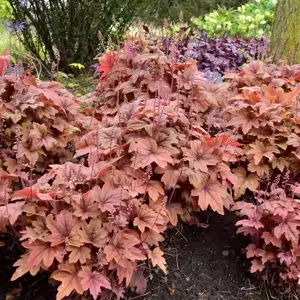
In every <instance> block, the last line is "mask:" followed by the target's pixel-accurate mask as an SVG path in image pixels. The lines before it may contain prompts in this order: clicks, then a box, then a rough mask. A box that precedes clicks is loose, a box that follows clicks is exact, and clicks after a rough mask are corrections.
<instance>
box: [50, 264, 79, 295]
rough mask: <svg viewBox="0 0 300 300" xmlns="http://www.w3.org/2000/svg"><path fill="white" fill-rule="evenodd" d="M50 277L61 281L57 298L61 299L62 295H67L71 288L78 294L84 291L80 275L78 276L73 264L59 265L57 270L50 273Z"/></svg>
mask: <svg viewBox="0 0 300 300" xmlns="http://www.w3.org/2000/svg"><path fill="white" fill-rule="evenodd" d="M51 278H53V279H55V280H57V281H60V282H61V285H60V286H59V287H58V293H57V295H56V299H57V300H62V299H63V298H64V297H67V296H69V295H70V294H71V293H72V291H73V290H75V291H76V292H77V293H78V294H80V295H82V294H83V292H84V289H83V287H82V285H81V277H79V275H78V271H77V270H76V267H75V265H74V264H63V265H61V268H60V269H59V270H57V271H55V272H53V273H52V275H51Z"/></svg>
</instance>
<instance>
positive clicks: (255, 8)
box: [193, 0, 276, 38]
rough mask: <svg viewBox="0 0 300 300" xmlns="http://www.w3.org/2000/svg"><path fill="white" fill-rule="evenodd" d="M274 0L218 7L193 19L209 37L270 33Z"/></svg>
mask: <svg viewBox="0 0 300 300" xmlns="http://www.w3.org/2000/svg"><path fill="white" fill-rule="evenodd" d="M275 5H276V0H256V1H253V2H249V3H247V4H244V5H242V6H240V7H238V8H237V9H226V8H221V7H220V8H219V9H217V10H214V11H213V12H211V13H209V14H207V15H205V16H204V17H199V18H196V19H193V22H194V23H195V25H196V26H198V28H199V29H200V30H203V31H205V32H207V33H208V35H209V37H220V36H224V35H225V36H239V37H242V38H249V37H256V36H265V35H270V34H271V31H272V23H273V17H274V8H275Z"/></svg>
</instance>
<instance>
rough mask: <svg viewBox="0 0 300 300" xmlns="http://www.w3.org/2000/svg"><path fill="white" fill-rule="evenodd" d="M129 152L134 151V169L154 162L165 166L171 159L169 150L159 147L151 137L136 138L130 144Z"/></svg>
mask: <svg viewBox="0 0 300 300" xmlns="http://www.w3.org/2000/svg"><path fill="white" fill-rule="evenodd" d="M129 152H135V155H134V156H133V157H132V159H131V160H132V167H133V168H134V169H138V168H144V167H146V166H148V165H150V164H151V163H153V162H155V163H156V164H157V165H158V166H160V167H162V168H165V167H166V166H167V164H168V163H172V162H173V159H172V157H171V154H170V152H169V151H167V150H165V149H164V148H162V147H159V146H158V145H157V143H156V141H155V140H154V139H152V138H143V139H142V138H137V139H135V140H134V142H132V143H131V144H130V147H129Z"/></svg>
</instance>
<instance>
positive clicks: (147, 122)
mask: <svg viewBox="0 0 300 300" xmlns="http://www.w3.org/2000/svg"><path fill="white" fill-rule="evenodd" d="M137 45H141V46H142V47H144V45H143V44H142V43H137ZM137 47H139V46H137ZM145 50H147V51H146V52H143V51H141V48H138V49H137V48H135V47H134V46H133V45H130V44H129V42H128V41H127V42H126V43H125V48H124V52H122V53H120V52H108V53H106V54H105V55H104V56H103V57H102V58H101V61H100V66H99V71H100V72H101V80H100V82H99V84H98V92H97V93H95V95H94V98H90V99H89V100H88V99H87V100H86V102H85V103H83V102H81V103H80V102H79V101H77V100H75V99H73V98H69V97H67V96H63V95H61V94H59V95H58V94H57V93H58V92H59V91H58V90H56V89H55V91H53V90H52V89H51V87H52V88H53V89H54V88H55V87H54V86H56V84H54V83H48V84H45V83H36V82H35V81H34V80H33V79H32V78H31V79H20V80H17V81H16V82H15V81H13V85H12V84H11V83H10V81H9V80H10V79H9V78H7V77H4V78H2V79H1V80H2V82H3V83H2V87H3V88H2V96H1V98H2V103H1V104H2V106H1V108H2V110H1V113H2V115H3V116H4V122H9V123H7V124H8V125H9V124H12V123H13V122H14V121H15V122H16V123H17V124H22V125H23V126H22V125H19V126H18V129H19V132H20V133H21V134H20V135H21V141H20V143H27V144H26V145H25V144H24V147H23V148H24V149H25V148H26V149H25V150H26V151H24V155H25V157H26V159H27V160H29V163H30V165H26V164H24V163H23V164H22V163H21V162H20V161H16V162H15V164H12V163H10V162H11V157H14V155H15V153H14V152H13V151H11V148H10V147H9V146H12V143H13V140H14V139H13V138H14V135H15V136H17V134H16V133H15V130H14V128H15V127H16V126H13V127H12V128H10V127H9V129H6V130H4V132H3V133H2V135H3V136H4V137H5V138H6V137H7V136H9V134H10V132H11V131H12V135H11V136H9V137H10V139H9V141H10V142H11V144H10V145H8V144H7V143H5V145H4V149H5V150H6V151H8V154H7V153H5V155H6V156H5V157H4V154H2V155H3V162H4V163H3V165H2V170H1V175H0V178H1V185H0V187H1V190H0V192H1V193H0V195H1V199H2V203H1V206H0V221H1V224H2V229H5V228H4V227H5V225H9V226H15V227H16V228H17V232H19V234H20V240H21V241H22V245H23V247H24V248H25V249H26V253H25V254H24V255H23V256H22V257H21V258H20V259H19V260H18V261H17V262H16V264H15V266H16V267H17V269H16V272H15V273H14V275H13V277H12V279H13V280H15V279H17V278H19V277H20V276H22V275H23V274H25V273H27V272H29V273H30V274H31V275H35V274H37V272H38V271H39V270H48V271H49V272H51V277H52V278H53V279H55V280H57V281H59V282H61V285H60V286H59V288H58V294H57V299H62V298H63V297H64V296H69V295H70V294H71V293H72V291H76V292H77V293H79V294H83V293H84V292H88V291H89V293H90V294H91V295H92V296H93V297H94V299H96V298H97V297H98V296H99V295H100V296H101V297H104V296H105V295H107V294H108V293H111V292H113V293H114V294H116V295H117V298H120V297H121V296H122V295H123V286H124V285H125V286H129V285H130V286H133V287H136V288H137V290H139V291H140V290H141V287H140V286H139V282H141V280H143V281H145V279H143V272H142V270H143V267H142V265H141V263H142V262H143V261H145V260H146V259H150V261H151V262H152V265H153V267H156V266H158V267H160V269H162V270H163V272H167V270H166V264H165V259H164V257H163V254H164V253H163V251H162V250H161V249H160V247H159V243H160V242H161V241H163V236H162V233H163V232H164V231H165V230H166V228H168V227H169V226H175V225H176V224H177V222H178V217H181V218H183V219H184V220H189V218H190V213H191V212H192V211H195V210H200V209H201V210H206V209H208V208H209V207H211V208H212V209H213V210H214V211H217V212H219V213H224V207H227V208H229V206H230V204H232V203H233V202H232V197H231V195H230V193H229V192H228V188H229V187H230V186H231V184H232V182H234V181H235V176H234V175H233V174H232V172H231V171H230V168H229V165H228V164H229V163H230V162H232V161H235V154H234V153H235V151H236V150H235V149H236V147H237V145H236V143H235V142H234V141H232V140H231V139H230V138H229V136H226V135H224V134H217V135H215V136H214V137H212V136H210V134H209V133H208V132H206V131H205V130H204V129H203V127H202V125H203V124H204V120H202V118H201V114H202V113H206V112H209V111H210V110H212V109H213V108H214V107H217V106H218V104H219V103H221V102H222V101H223V99H222V98H221V97H220V95H221V94H222V95H223V97H224V98H226V94H227V85H226V84H224V85H222V84H221V85H218V86H217V88H216V95H218V91H219V96H215V95H214V93H213V92H212V85H211V84H210V83H209V82H207V80H205V79H204V78H203V77H202V76H201V73H200V72H199V71H198V70H197V67H196V66H195V64H193V63H189V62H185V63H174V62H173V61H171V60H169V59H168V58H167V57H166V56H165V55H164V54H163V53H161V51H160V50H158V49H156V48H155V47H151V48H150V50H149V49H145ZM137 53H140V54H137ZM7 82H8V83H7ZM43 87H44V89H43ZM20 90H21V91H22V97H21V96H20V95H19V91H20ZM3 93H4V94H3ZM210 95H211V96H212V97H210ZM11 96H13V99H11ZM20 98H21V99H23V98H24V99H27V101H26V104H23V103H22V105H23V106H22V105H20V108H21V111H20V112H18V111H17V110H16V107H14V109H13V111H9V114H6V113H7V110H9V108H10V106H12V105H14V104H15V102H16V104H18V102H17V101H20ZM24 105H25V106H24ZM33 106H34V107H35V108H36V110H35V111H33V110H32V107H33ZM40 106H41V109H42V110H43V111H44V110H45V111H46V113H44V114H43V115H41V114H40V113H39V109H40ZM19 115H20V116H19ZM18 116H19V117H18ZM7 119H9V121H7ZM11 119H12V121H10V120H11ZM25 120H26V124H29V125H28V127H30V126H31V124H32V127H34V128H32V129H31V128H27V125H25V124H24V121H25ZM11 122H12V123H11ZM35 127H37V128H35ZM42 127H43V128H42ZM2 128H3V127H2ZM40 128H41V130H39V129H40ZM77 128H79V129H80V132H79V131H78V130H77ZM54 130H55V131H56V132H57V131H60V132H63V134H61V135H60V136H62V138H63V139H62V141H60V139H59V138H56V135H55V134H54ZM64 130H66V132H64ZM31 138H33V139H35V140H30V142H31V144H30V145H28V140H29V139H31ZM67 142H70V143H67ZM29 146H31V148H29ZM50 146H51V147H50ZM71 146H72V147H71ZM32 147H33V148H32ZM52 147H55V148H57V151H58V150H59V153H62V155H63V156H64V154H65V151H68V155H67V156H65V157H61V156H62V155H61V154H60V155H57V156H54V158H53V155H52ZM69 147H71V149H69ZM23 148H22V149H23ZM66 148H67V149H68V150H67V149H66ZM73 148H75V151H76V152H75V155H74V157H72V154H73V152H72V150H73ZM17 151H18V150H17ZM46 151H47V158H46V157H44V155H43V154H44V153H45V152H46ZM32 152H34V153H33V154H32ZM22 153H23V152H22ZM29 153H30V155H29V157H28V156H27V154H29ZM19 156H20V155H19V154H18V152H17V155H16V160H17V159H18V157H19ZM40 158H41V159H42V161H43V167H44V170H43V172H42V174H39V173H38V172H37V171H38V170H37V162H38V159H40ZM14 166H15V167H14ZM40 167H41V166H39V168H38V169H40ZM45 169H47V170H45ZM23 178H27V180H25V181H24V180H23V182H24V184H23V185H21V186H20V184H19V185H18V184H17V183H20V181H22V180H21V179H23ZM137 271H140V272H137ZM133 274H135V276H133Z"/></svg>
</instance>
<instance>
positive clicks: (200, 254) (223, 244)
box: [0, 212, 267, 300]
mask: <svg viewBox="0 0 300 300" xmlns="http://www.w3.org/2000/svg"><path fill="white" fill-rule="evenodd" d="M199 221H200V222H201V223H203V224H207V225H209V226H208V227H207V228H203V227H201V226H200V227H199V226H196V225H180V226H178V227H177V228H175V229H172V230H170V231H168V232H167V235H166V241H165V243H164V251H165V257H166V260H167V265H168V271H169V273H168V275H167V276H164V275H163V273H161V272H159V274H156V271H155V270H154V269H152V271H151V275H150V274H149V276H150V277H153V280H149V284H148V288H147V291H146V292H145V294H144V295H139V296H137V295H136V294H132V295H130V296H127V299H132V300H133V299H140V300H142V299H143V300H152V299H159V300H168V299H174V300H177V299H178V300H182V299H187V300H204V299H205V300H208V299H209V300H217V299H220V300H221V299H228V300H231V299H232V300H233V299H245V300H246V299H249V300H250V299H251V300H252V299H255V300H263V299H267V297H266V296H264V295H263V294H261V292H260V290H259V289H258V288H256V287H255V286H254V283H253V281H252V280H253V278H251V276H250V274H249V273H248V271H247V270H248V269H249V266H248V265H245V259H244V254H243V253H244V251H243V249H244V247H246V246H247V241H245V239H244V237H243V236H240V235H238V236H237V235H236V234H235V232H236V228H235V226H234V223H235V222H236V217H235V216H234V215H233V214H226V215H225V216H221V215H218V214H215V213H211V212H203V213H201V214H200V215H199ZM203 226H204V225H203ZM2 240H3V239H2ZM5 243H6V245H5V246H4V247H2V248H0V265H1V273H0V280H1V286H0V299H1V300H2V299H7V300H8V299H15V300H17V299H22V300H53V299H55V294H56V289H55V287H54V286H52V285H51V284H50V283H49V282H48V276H47V275H46V274H45V273H44V274H43V273H40V274H38V275H37V276H35V277H31V276H30V275H26V276H24V277H22V278H20V279H19V280H17V281H15V282H10V281H9V280H10V277H11V275H12V274H13V272H14V268H13V267H12V265H13V263H14V262H15V261H16V260H17V259H18V257H19V255H20V250H19V249H18V246H17V245H16V244H15V243H14V240H13V239H12V238H10V235H9V234H6V235H5ZM14 293H15V295H13V294H14ZM69 299H75V298H74V296H73V297H72V296H71V297H70V298H69ZM78 299H80V298H78Z"/></svg>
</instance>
